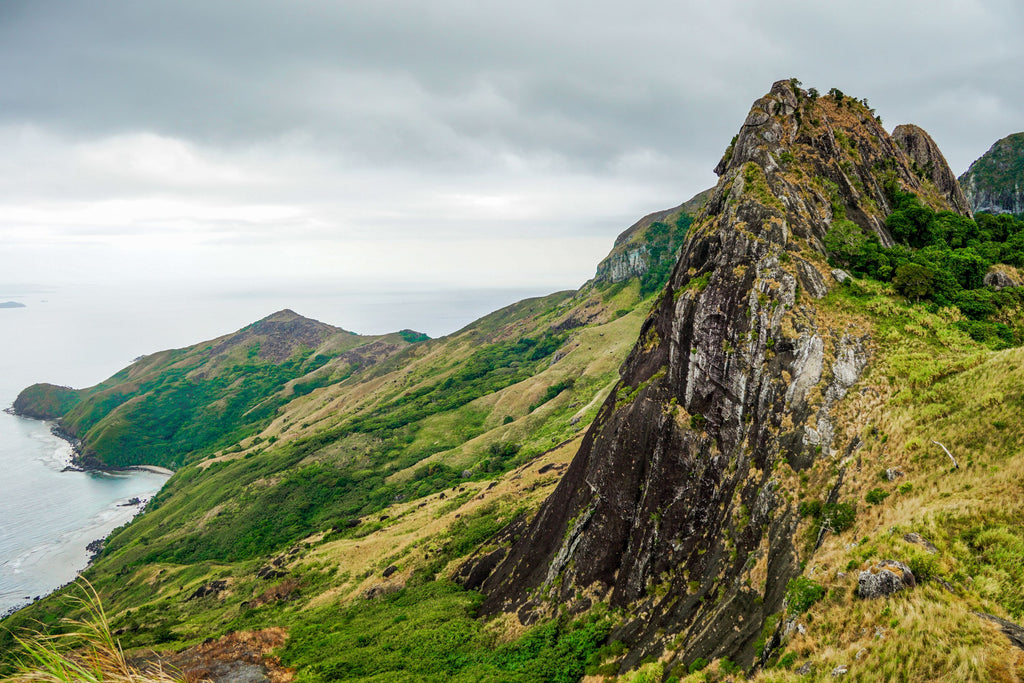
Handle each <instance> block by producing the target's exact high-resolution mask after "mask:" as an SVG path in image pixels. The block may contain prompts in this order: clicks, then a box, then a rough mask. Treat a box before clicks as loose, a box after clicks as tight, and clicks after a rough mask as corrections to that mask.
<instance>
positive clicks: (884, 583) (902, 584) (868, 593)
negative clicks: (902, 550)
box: [857, 560, 917, 600]
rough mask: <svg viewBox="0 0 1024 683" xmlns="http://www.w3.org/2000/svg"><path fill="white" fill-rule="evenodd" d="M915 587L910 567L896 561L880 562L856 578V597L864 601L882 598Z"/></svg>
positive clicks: (915, 582)
mask: <svg viewBox="0 0 1024 683" xmlns="http://www.w3.org/2000/svg"><path fill="white" fill-rule="evenodd" d="M916 585H917V580H916V579H914V573H913V572H912V571H910V567H908V566H907V565H905V564H903V563H902V562H897V561H896V560H882V561H881V562H879V563H878V564H876V565H875V566H873V567H871V568H870V569H866V570H864V571H862V572H861V573H860V576H858V577H857V596H858V597H860V598H863V599H865V600H873V599H875V598H884V597H886V596H889V595H892V594H893V593H896V592H898V591H901V590H903V589H904V588H913V587H914V586H916Z"/></svg>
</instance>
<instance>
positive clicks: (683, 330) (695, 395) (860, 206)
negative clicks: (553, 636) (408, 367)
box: [462, 81, 949, 670]
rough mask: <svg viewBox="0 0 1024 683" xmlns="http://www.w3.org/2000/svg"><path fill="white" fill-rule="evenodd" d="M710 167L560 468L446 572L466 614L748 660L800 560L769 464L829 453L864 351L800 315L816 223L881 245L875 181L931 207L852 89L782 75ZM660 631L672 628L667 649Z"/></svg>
mask: <svg viewBox="0 0 1024 683" xmlns="http://www.w3.org/2000/svg"><path fill="white" fill-rule="evenodd" d="M717 172H718V173H719V174H720V176H721V178H720V180H719V183H718V185H717V186H716V188H715V190H714V192H713V193H712V195H711V197H710V199H709V200H708V203H707V206H706V207H705V209H704V213H703V214H702V216H701V218H700V219H699V220H698V222H696V223H695V224H694V225H693V226H692V227H691V228H690V231H689V234H688V236H687V239H686V243H685V244H684V245H683V248H682V253H681V256H680V259H679V261H678V263H677V264H676V267H675V270H674V271H673V274H672V277H671V279H670V281H669V283H668V285H667V287H666V289H665V290H664V291H663V293H662V296H661V298H660V299H659V301H658V303H657V304H656V305H655V306H654V308H653V309H652V312H651V314H650V316H649V317H648V319H647V321H646V322H645V324H644V326H643V328H642V330H641V334H640V339H639V341H638V342H637V344H636V346H635V348H634V349H633V351H632V353H631V355H630V356H629V358H628V359H627V360H626V362H625V363H624V364H623V366H622V368H621V380H620V382H619V384H618V385H617V387H616V389H615V390H614V391H613V392H612V393H611V395H610V396H609V397H608V399H607V401H606V402H605V404H604V405H603V406H602V408H601V410H600V412H599V414H598V417H597V419H596V420H595V421H594V423H593V425H592V426H591V428H590V429H589V431H588V432H587V434H586V436H585V438H584V441H583V443H582V445H581V447H580V450H579V452H578V453H577V455H576V457H575V458H574V460H573V462H572V464H571V465H570V467H569V469H568V470H567V471H566V474H565V475H564V477H563V479H562V480H561V482H560V484H559V486H558V487H557V489H556V490H555V492H554V493H553V494H552V496H551V497H550V498H549V499H548V500H547V501H546V502H545V504H544V505H543V506H542V507H541V509H540V511H539V512H538V513H537V515H536V516H535V517H534V519H533V520H532V522H531V523H530V525H529V526H528V528H526V529H525V530H524V531H522V532H519V533H517V537H518V538H517V540H516V541H515V542H514V543H512V545H511V547H510V548H509V549H508V550H507V553H505V554H504V555H503V556H496V554H495V553H491V554H489V555H488V556H487V557H486V558H481V560H480V562H479V563H477V564H476V565H470V566H467V567H465V568H464V571H463V572H462V575H463V576H464V577H467V579H466V580H467V583H468V584H471V585H473V586H474V587H480V588H481V589H482V590H483V592H484V593H485V594H486V595H487V598H486V600H485V602H484V603H483V606H482V611H483V612H484V613H489V614H493V613H497V612H500V611H511V610H516V611H518V613H519V615H520V618H521V619H523V620H524V621H529V620H530V619H532V618H533V616H534V615H536V614H538V613H544V612H545V611H551V610H552V609H553V605H555V604H561V605H566V606H567V607H568V609H569V610H570V611H573V610H582V609H586V608H587V606H588V605H590V604H591V603H592V601H594V600H602V601H605V602H607V603H610V604H611V605H612V606H615V607H626V608H627V610H628V611H627V613H628V614H631V615H633V618H632V619H631V620H630V621H628V622H626V623H625V624H624V625H623V626H622V627H621V628H619V629H618V630H617V631H616V632H615V633H613V634H612V636H611V637H612V638H613V639H616V640H621V641H623V642H625V643H627V644H628V645H629V646H630V650H629V653H628V654H627V655H626V656H625V658H624V659H623V660H622V662H621V668H622V670H628V669H629V668H632V667H633V666H635V665H636V664H637V663H638V662H639V661H640V660H641V659H643V658H644V657H648V656H652V655H654V656H663V657H665V658H667V659H668V660H669V661H671V662H672V663H679V664H684V665H689V664H690V663H692V662H693V661H695V660H696V659H697V658H705V659H713V658H715V657H729V658H730V659H731V660H732V661H734V662H739V663H741V664H743V665H745V666H749V665H750V664H751V663H752V662H753V660H754V656H755V646H754V645H755V641H756V640H757V638H758V636H759V635H760V633H761V631H762V629H763V627H764V624H765V622H766V620H767V619H768V617H769V616H770V615H772V614H775V613H777V612H779V611H780V610H781V609H782V605H783V598H784V594H785V591H786V585H787V582H788V581H789V579H791V578H793V577H795V576H797V575H798V574H799V573H800V564H799V557H798V545H801V544H799V543H798V542H797V540H796V535H797V529H798V523H799V518H798V515H797V513H796V510H795V504H794V503H793V502H792V500H793V496H792V495H791V493H790V492H789V491H787V490H786V488H785V486H786V484H785V483H784V481H783V479H782V478H781V477H780V472H781V471H782V470H784V469H786V465H787V464H788V466H789V467H790V468H793V469H798V470H799V469H802V468H805V467H808V466H810V465H812V464H813V463H814V462H815V461H816V460H817V459H819V458H832V457H834V454H836V453H837V452H838V451H837V447H838V444H837V440H838V439H839V438H840V437H839V436H838V434H839V432H840V430H839V429H838V428H837V426H836V424H835V409H836V407H837V406H838V404H839V403H840V402H841V401H842V399H843V397H844V395H845V394H846V392H847V391H848V390H849V389H850V388H851V387H852V386H853V385H854V384H855V383H856V382H857V380H858V377H859V375H860V373H861V372H862V371H863V369H864V368H865V366H866V364H867V363H868V361H869V346H868V343H867V339H866V338H865V336H864V332H863V331H861V330H854V329H848V328H846V327H842V326H840V325H841V324H840V323H838V322H832V321H829V320H826V319H824V318H822V317H820V316H819V315H818V311H817V307H816V304H815V301H816V299H817V297H819V296H821V295H823V294H824V293H825V292H827V291H828V289H829V288H830V287H832V286H835V282H834V280H833V279H832V277H831V276H830V275H829V273H830V271H829V269H828V266H827V264H826V262H825V248H824V246H823V239H824V236H825V233H826V232H827V231H828V229H829V228H830V226H831V224H832V222H833V220H837V219H839V218H844V217H845V218H846V219H848V220H852V221H854V222H855V223H857V224H858V225H860V226H861V227H862V228H863V229H865V230H870V231H873V232H874V233H875V234H876V235H878V237H879V239H880V240H881V241H882V242H883V243H887V244H888V243H891V242H892V239H891V236H890V235H889V234H888V233H887V232H886V229H885V223H884V221H885V216H886V215H887V213H888V212H889V210H890V200H889V198H888V197H887V195H886V192H885V191H884V189H883V188H884V185H885V183H886V182H887V181H895V182H897V183H898V184H900V185H901V186H902V187H904V188H905V189H908V190H910V191H913V192H915V193H918V194H919V195H920V196H921V197H922V198H923V200H924V201H926V202H928V203H930V204H934V205H935V206H937V207H938V208H946V209H948V208H949V206H948V204H946V203H945V202H944V200H942V198H941V197H939V196H938V195H937V193H936V192H935V191H934V187H933V186H931V184H930V183H927V185H928V186H927V187H926V183H925V181H924V180H923V179H922V178H920V177H919V176H918V175H917V174H916V173H915V172H914V170H913V161H912V159H910V157H909V156H908V155H907V154H906V153H905V152H904V151H903V149H902V147H900V146H899V145H898V144H897V143H896V142H895V141H893V140H892V138H890V136H889V135H888V134H887V133H886V131H885V130H884V129H883V128H882V126H881V124H880V123H879V122H878V121H877V120H876V119H875V118H874V116H873V115H872V114H871V113H870V112H869V110H868V109H867V108H866V107H865V106H863V105H862V104H861V103H859V102H857V101H855V100H851V99H849V98H843V97H841V96H839V97H832V96H829V97H821V98H816V97H812V96H811V95H809V94H808V93H807V92H805V91H803V90H800V89H799V88H798V87H796V85H795V84H794V83H793V82H790V81H779V82H777V83H775V84H774V85H773V86H772V89H771V92H770V93H768V94H767V95H766V96H765V97H763V98H761V99H759V100H758V101H757V102H755V103H754V105H753V108H752V109H751V110H750V113H749V115H748V116H747V119H746V121H745V122H744V124H743V127H742V129H741V131H740V133H739V135H738V136H737V138H736V140H735V142H734V144H733V145H732V146H731V147H730V149H729V150H728V151H727V153H726V155H725V157H723V159H722V161H721V162H720V163H719V165H718V168H717ZM786 471H791V470H786ZM481 563H484V564H485V565H486V566H482V564H481ZM470 577H471V578H470ZM665 634H678V636H679V638H678V639H677V640H676V642H677V643H682V645H681V646H680V647H679V648H678V649H676V650H673V651H672V652H670V653H668V654H666V653H665V650H666V648H668V647H669V640H670V636H666V635H665Z"/></svg>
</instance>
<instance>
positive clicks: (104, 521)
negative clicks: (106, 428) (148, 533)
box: [0, 411, 169, 619]
mask: <svg viewBox="0 0 1024 683" xmlns="http://www.w3.org/2000/svg"><path fill="white" fill-rule="evenodd" d="M8 412H11V411H8ZM0 417H3V418H4V419H3V424H2V425H0V429H2V430H5V431H2V437H3V439H2V441H0V462H2V464H3V466H4V467H5V473H6V476H5V481H4V485H5V489H4V493H5V496H4V500H3V501H0V515H2V518H3V521H4V527H5V532H10V533H5V534H4V535H3V536H2V537H0V549H2V552H0V619H2V618H3V617H4V616H6V615H8V614H11V613H13V612H15V611H17V610H19V609H21V608H23V607H25V606H27V605H29V604H31V603H32V602H34V601H35V599H36V598H40V597H43V596H45V595H49V594H50V593H52V592H53V591H55V590H59V589H60V588H61V587H62V586H65V585H67V584H68V583H69V582H73V581H74V580H75V579H76V577H77V576H79V575H80V574H81V572H82V571H84V570H85V569H87V568H88V567H89V566H90V564H91V563H92V562H93V561H94V560H95V559H96V557H97V551H99V552H102V551H101V549H102V547H103V543H104V541H105V540H106V539H107V538H108V537H109V535H110V533H111V532H112V531H113V530H114V529H116V528H117V527H120V526H123V525H124V524H127V523H129V522H131V520H132V519H133V518H134V517H135V516H136V515H138V514H139V513H141V512H143V511H144V510H145V507H146V504H147V503H148V502H149V500H150V499H152V497H153V496H154V495H155V494H156V493H157V492H158V491H159V489H160V488H161V487H162V485H163V484H164V483H165V482H166V481H167V478H168V475H169V473H168V472H165V471H162V468H149V467H145V468H142V467H140V468H126V469H125V470H120V471H114V472H111V474H113V475H114V476H99V477H97V476H95V475H93V476H90V474H89V473H78V474H74V473H70V474H69V473H62V469H63V468H64V467H65V464H66V463H67V462H68V458H69V457H70V456H71V455H72V445H73V443H74V442H73V441H71V440H70V439H68V438H67V437H68V435H67V434H61V433H60V432H59V431H57V432H55V431H53V430H52V426H53V425H52V424H46V423H47V422H50V421H47V420H36V419H28V420H18V421H17V422H20V423H21V424H20V425H19V424H17V422H15V420H13V419H12V420H8V419H7V416H6V415H3V416H0ZM18 417H24V416H18ZM54 437H57V438H54ZM96 474H99V473H96ZM36 508H38V510H37V509H36Z"/></svg>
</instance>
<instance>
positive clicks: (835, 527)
mask: <svg viewBox="0 0 1024 683" xmlns="http://www.w3.org/2000/svg"><path fill="white" fill-rule="evenodd" d="M856 518H857V510H856V508H854V507H853V505H851V504H850V503H834V504H829V505H825V506H823V507H822V510H821V524H822V526H827V527H828V528H829V529H831V530H832V531H833V532H835V533H837V534H839V533H842V532H844V531H846V530H847V529H849V528H851V527H852V526H853V522H854V520H856Z"/></svg>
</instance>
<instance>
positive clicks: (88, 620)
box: [3, 579, 185, 683]
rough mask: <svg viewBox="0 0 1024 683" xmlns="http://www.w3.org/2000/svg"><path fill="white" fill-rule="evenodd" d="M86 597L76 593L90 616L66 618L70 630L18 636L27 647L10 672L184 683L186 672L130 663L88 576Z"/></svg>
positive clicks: (50, 679) (59, 681)
mask: <svg viewBox="0 0 1024 683" xmlns="http://www.w3.org/2000/svg"><path fill="white" fill-rule="evenodd" d="M81 588H82V592H83V593H84V595H83V596H82V597H77V596H76V597H73V598H71V600H72V601H73V603H74V604H77V606H78V607H79V608H81V610H82V611H84V613H85V616H83V617H82V618H81V619H65V620H64V621H63V625H64V627H65V628H66V631H65V632H64V633H59V634H53V635H47V634H44V633H39V632H37V633H30V634H27V635H19V636H15V640H16V641H17V642H18V644H19V645H20V646H21V647H22V649H23V652H22V654H21V656H20V657H19V659H18V665H17V671H16V672H15V673H14V674H13V675H11V676H9V677H7V678H4V679H3V681H6V682H10V683H30V682H31V683H36V682H38V683H44V682H45V683H69V682H71V681H75V682H84V683H92V682H97V683H98V682H100V681H104V682H109V683H122V682H124V683H128V682H130V683H184V680H185V679H184V678H181V677H176V676H173V675H171V674H170V673H168V672H166V671H164V670H163V669H162V668H161V667H160V666H158V665H156V666H154V665H150V666H147V667H146V668H145V669H141V670H140V669H138V668H136V667H134V666H132V665H131V664H129V663H128V660H127V659H126V658H125V656H124V652H123V651H122V650H121V645H120V643H118V642H117V639H115V638H114V636H113V635H112V634H111V632H110V623H109V621H108V620H107V615H106V613H105V612H104V611H103V605H102V603H101V602H100V598H99V595H98V594H97V593H96V590H95V589H94V588H93V587H92V585H91V584H90V583H89V582H87V581H85V580H84V579H83V580H82V585H81Z"/></svg>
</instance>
